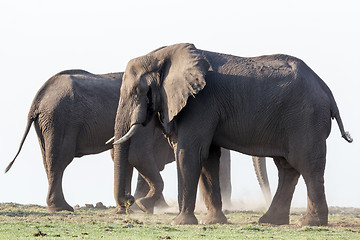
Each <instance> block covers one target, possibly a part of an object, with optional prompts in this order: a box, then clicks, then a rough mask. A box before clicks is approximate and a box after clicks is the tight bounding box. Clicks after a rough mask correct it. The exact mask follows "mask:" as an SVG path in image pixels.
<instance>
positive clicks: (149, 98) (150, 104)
mask: <svg viewBox="0 0 360 240" xmlns="http://www.w3.org/2000/svg"><path fill="white" fill-rule="evenodd" d="M146 96H147V99H148V108H149V107H152V92H151V88H150V87H149V90H148V92H147V94H146Z"/></svg>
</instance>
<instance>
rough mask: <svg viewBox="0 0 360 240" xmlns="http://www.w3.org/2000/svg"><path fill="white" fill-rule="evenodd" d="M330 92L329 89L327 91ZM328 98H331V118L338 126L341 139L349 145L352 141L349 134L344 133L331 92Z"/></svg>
mask: <svg viewBox="0 0 360 240" xmlns="http://www.w3.org/2000/svg"><path fill="white" fill-rule="evenodd" d="M329 91H330V89H329ZM330 97H331V117H332V118H333V119H334V118H335V119H336V122H337V124H338V126H339V129H340V132H341V137H343V138H344V139H345V140H346V141H348V142H349V143H351V142H352V141H353V139H352V137H351V135H350V133H349V132H345V130H344V125H343V123H342V120H341V117H340V112H339V109H338V107H337V104H336V102H335V98H334V96H333V95H332V93H331V91H330Z"/></svg>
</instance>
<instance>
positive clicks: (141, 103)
mask: <svg viewBox="0 0 360 240" xmlns="http://www.w3.org/2000/svg"><path fill="white" fill-rule="evenodd" d="M208 69H209V63H208V62H207V61H206V60H205V59H204V57H203V55H202V53H201V51H199V50H197V49H196V48H195V46H194V45H192V44H176V45H172V46H168V47H163V48H159V49H157V50H155V51H153V52H151V53H149V54H147V55H145V56H141V57H138V58H135V59H133V60H131V61H130V62H129V63H128V65H127V67H126V70H125V73H124V76H123V83H122V86H121V92H120V101H119V108H118V115H119V113H120V112H121V115H122V116H123V117H122V118H121V120H120V122H119V121H118V120H119V119H117V124H120V125H122V129H123V130H124V129H126V128H127V129H129V128H130V127H132V128H131V130H130V131H126V132H127V133H128V134H126V135H125V137H124V138H122V139H121V140H120V141H116V142H115V144H118V143H121V142H123V141H126V140H127V139H128V138H129V137H131V135H132V134H133V133H134V132H135V131H136V126H137V125H140V124H142V125H146V124H147V123H148V122H149V121H150V119H151V118H152V117H153V116H154V114H155V113H160V117H161V121H162V123H163V124H164V125H166V124H168V123H170V122H171V121H172V120H173V119H174V117H175V116H176V115H177V114H178V113H179V112H180V111H181V109H183V108H184V107H185V105H186V103H187V99H188V97H189V96H194V95H195V94H197V93H198V92H199V91H200V90H202V89H203V88H204V86H205V84H206V82H205V75H206V72H207V71H208Z"/></svg>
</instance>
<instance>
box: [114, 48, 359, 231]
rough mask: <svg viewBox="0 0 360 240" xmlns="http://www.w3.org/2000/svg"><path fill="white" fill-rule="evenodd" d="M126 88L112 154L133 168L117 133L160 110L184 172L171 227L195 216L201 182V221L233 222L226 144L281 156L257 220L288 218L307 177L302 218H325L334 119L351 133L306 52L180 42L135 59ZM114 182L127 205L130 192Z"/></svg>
mask: <svg viewBox="0 0 360 240" xmlns="http://www.w3.org/2000/svg"><path fill="white" fill-rule="evenodd" d="M120 92H121V93H120V95H121V97H120V99H119V105H118V112H117V116H116V122H115V137H116V138H115V139H118V140H117V141H116V142H117V143H119V145H118V146H116V148H114V161H115V162H116V163H117V164H119V166H126V164H127V163H126V161H125V160H124V159H126V157H127V156H128V149H129V147H128V146H129V143H130V142H129V141H125V142H122V139H120V138H121V137H122V136H124V135H126V133H127V131H128V130H129V129H130V127H136V126H137V125H138V124H147V122H148V121H149V119H151V118H152V116H153V115H158V116H159V118H160V121H161V123H162V127H163V131H164V132H165V133H166V135H167V136H168V138H169V139H170V141H171V143H172V145H173V147H174V149H175V155H176V163H177V169H178V191H179V193H178V201H179V210H180V213H179V215H178V216H177V217H176V218H175V219H174V220H173V224H197V223H198V220H197V219H196V217H195V215H194V207H195V199H196V191H197V185H198V182H199V185H200V189H201V192H202V195H203V196H204V200H205V204H206V206H207V209H208V214H207V216H206V218H205V219H203V223H206V224H213V223H225V222H227V219H226V217H225V215H224V214H223V212H222V210H221V209H222V202H221V194H220V187H219V157H220V147H224V148H227V149H231V150H235V151H238V152H242V153H245V154H248V155H253V156H260V157H272V158H273V159H274V162H275V164H276V166H277V168H278V173H279V179H278V181H279V182H278V188H277V191H276V194H275V196H274V198H273V200H272V203H271V205H270V207H269V209H268V211H267V212H266V213H265V214H264V215H263V216H262V217H261V218H260V220H259V222H262V223H271V224H288V223H289V211H290V204H291V199H292V196H293V193H294V189H295V186H296V184H297V181H298V178H299V176H300V175H302V176H303V178H304V180H305V183H306V186H307V197H308V198H307V199H308V204H307V211H306V214H305V215H304V216H303V217H302V218H301V219H300V220H299V222H298V224H299V225H300V226H302V225H327V223H328V207H327V203H326V199H325V192H324V169H325V162H326V160H325V159H326V138H327V137H328V136H329V133H330V130H331V118H335V119H336V120H337V123H338V126H339V128H340V132H341V135H342V136H343V137H344V138H345V139H346V140H347V141H349V142H351V141H352V139H351V137H350V136H349V134H348V133H345V131H344V127H343V124H342V121H341V118H340V114H339V110H338V108H337V105H336V102H335V100H334V97H333V95H332V93H331V91H330V89H329V88H328V87H327V85H326V84H325V83H324V82H323V81H322V80H321V79H320V78H319V77H318V76H317V75H316V74H315V73H314V72H313V71H312V70H311V69H310V68H309V67H308V66H307V65H306V64H305V63H304V62H303V61H301V60H300V59H297V58H295V57H291V56H287V55H269V56H260V57H253V58H242V57H236V56H232V55H225V54H220V53H215V52H208V51H203V50H199V49H196V48H195V47H194V45H192V44H176V45H172V46H168V47H163V48H160V49H157V50H155V51H153V52H151V53H149V54H147V55H145V56H142V57H138V58H135V59H133V60H131V61H130V62H129V63H128V65H127V67H126V71H125V73H124V77H123V85H122V87H121V90H120ZM130 141H131V138H130ZM121 142H122V143H121ZM118 169H120V170H121V169H124V168H122V167H120V168H118ZM118 176H119V177H117V178H115V185H118V184H120V183H121V182H122V181H124V177H125V175H124V172H123V171H121V172H120V173H119V174H118ZM120 186H121V184H120ZM117 189H119V190H120V191H119V192H118V193H117V198H118V199H119V201H120V204H121V202H122V201H123V200H125V198H124V193H125V189H123V187H118V188H117Z"/></svg>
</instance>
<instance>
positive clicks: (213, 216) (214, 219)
mask: <svg viewBox="0 0 360 240" xmlns="http://www.w3.org/2000/svg"><path fill="white" fill-rule="evenodd" d="M217 223H220V224H224V223H227V218H226V216H225V215H224V213H223V212H222V211H217V212H209V213H208V214H207V215H206V217H205V218H204V219H203V220H201V224H217Z"/></svg>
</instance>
